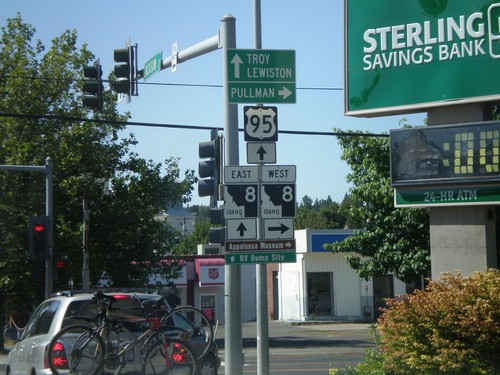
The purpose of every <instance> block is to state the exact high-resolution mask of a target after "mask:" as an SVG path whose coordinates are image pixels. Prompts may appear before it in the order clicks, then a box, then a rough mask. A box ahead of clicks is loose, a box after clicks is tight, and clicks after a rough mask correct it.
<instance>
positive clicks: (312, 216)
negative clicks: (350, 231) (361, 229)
mask: <svg viewBox="0 0 500 375" xmlns="http://www.w3.org/2000/svg"><path fill="white" fill-rule="evenodd" d="M345 226H346V217H345V215H344V214H342V213H341V206H340V205H339V204H338V203H337V202H334V201H333V200H332V199H331V198H330V197H328V198H327V199H323V200H318V199H316V200H315V201H314V202H313V200H312V199H311V198H310V197H308V196H307V195H305V196H304V197H303V198H302V203H301V204H300V205H299V207H298V209H297V215H296V217H295V227H296V229H305V228H314V229H342V228H344V227H345Z"/></svg>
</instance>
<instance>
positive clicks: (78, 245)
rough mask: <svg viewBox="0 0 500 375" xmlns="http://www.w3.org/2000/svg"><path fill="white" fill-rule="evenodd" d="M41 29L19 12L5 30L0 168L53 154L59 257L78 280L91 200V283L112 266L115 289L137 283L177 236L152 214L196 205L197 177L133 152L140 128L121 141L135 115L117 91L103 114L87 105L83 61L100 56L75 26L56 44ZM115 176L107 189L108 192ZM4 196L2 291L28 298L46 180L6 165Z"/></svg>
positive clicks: (171, 162)
mask: <svg viewBox="0 0 500 375" xmlns="http://www.w3.org/2000/svg"><path fill="white" fill-rule="evenodd" d="M34 35H35V28H34V27H32V26H30V25H28V24H25V23H24V22H23V20H22V18H21V15H20V14H18V15H17V17H16V18H13V19H9V20H8V21H7V24H6V26H5V27H3V28H2V35H1V39H0V90H1V93H0V113H1V114H3V115H2V117H0V119H1V120H0V164H7V165H43V164H44V163H45V158H46V157H48V156H50V157H51V158H52V159H53V162H54V217H53V219H54V227H53V233H54V238H53V251H54V257H58V256H66V257H67V258H68V259H69V261H70V270H69V274H70V276H71V277H72V278H73V279H74V282H75V286H78V285H79V284H80V280H81V270H82V201H83V199H84V198H85V200H86V201H87V202H88V205H89V210H90V225H89V244H88V249H89V253H90V265H91V272H92V275H91V280H92V281H94V282H96V281H97V280H98V279H99V275H100V273H101V271H107V272H108V273H110V274H111V277H112V279H113V281H114V283H115V285H117V286H121V285H128V286H130V282H131V280H142V279H143V278H144V277H143V275H144V271H145V270H144V267H142V266H138V265H141V264H142V265H145V264H148V263H147V262H150V263H149V264H152V263H151V262H156V261H157V260H158V259H159V258H161V257H163V255H164V254H165V253H166V252H168V251H169V250H170V249H171V247H172V243H173V239H171V238H169V236H171V232H169V231H168V228H167V227H166V224H165V223H163V222H160V221H158V220H156V219H155V216H156V215H157V213H159V212H160V211H161V210H162V209H163V208H164V207H165V203H166V202H174V201H177V200H179V199H183V200H184V201H189V199H190V197H191V191H192V185H193V183H194V182H195V180H196V177H195V176H194V172H193V171H186V172H185V173H184V176H183V177H181V173H180V170H179V167H178V160H177V159H167V160H166V161H165V163H164V164H163V165H162V164H160V163H154V162H152V161H146V160H144V159H141V158H140V157H139V156H138V155H137V154H135V153H134V152H133V151H132V147H133V146H134V145H135V144H136V143H137V141H136V140H135V138H134V136H133V134H130V135H129V136H126V137H122V138H121V137H120V134H121V132H122V131H123V130H125V125H123V124H120V123H119V122H117V121H126V120H127V119H128V118H129V117H130V115H129V114H126V115H120V114H119V113H118V111H117V108H116V98H112V95H113V94H112V93H111V92H105V93H104V105H103V107H104V108H103V110H102V111H101V113H100V114H93V113H91V112H89V111H88V110H87V109H85V108H83V105H82V95H83V94H82V85H83V67H84V66H85V65H89V64H91V62H92V61H93V60H94V56H93V55H92V53H91V52H90V51H89V50H88V49H87V46H86V44H83V45H82V46H81V47H78V43H77V33H76V31H75V30H73V31H69V30H67V31H65V32H63V33H62V34H61V35H60V36H59V37H56V38H54V39H53V40H52V44H51V46H50V47H46V46H45V45H44V44H43V43H42V42H41V41H38V40H37V41H34ZM112 99H114V100H112ZM5 114H16V115H18V116H19V117H17V118H14V117H12V116H6V115H5ZM24 115H29V116H24ZM23 116H24V117H23ZM75 119H81V120H75ZM103 120H104V121H103ZM106 120H109V121H110V122H106ZM108 181H109V185H110V189H109V190H108V191H106V192H104V191H103V187H104V185H105V183H107V182H108ZM0 197H1V198H0V223H1V225H0V250H1V253H2V254H1V257H0V291H1V292H4V293H7V292H11V291H16V293H18V294H20V295H26V296H31V295H32V289H33V283H32V281H31V278H30V274H31V271H32V270H31V264H30V262H29V261H28V257H27V247H28V244H27V240H28V239H27V237H28V236H27V223H28V218H29V216H32V215H40V214H43V213H44V212H45V207H44V201H45V198H44V197H45V181H44V176H43V175H42V174H39V175H38V174H34V173H31V172H12V171H0ZM138 282H139V281H138ZM59 287H66V286H65V285H59ZM40 298H41V295H38V296H37V299H40ZM26 301H30V299H29V298H26ZM35 302H36V300H35V301H33V300H31V303H35ZM28 303H30V302H28Z"/></svg>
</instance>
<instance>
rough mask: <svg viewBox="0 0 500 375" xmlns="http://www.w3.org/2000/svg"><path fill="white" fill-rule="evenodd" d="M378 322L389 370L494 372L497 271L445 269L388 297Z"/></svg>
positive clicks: (499, 368)
mask: <svg viewBox="0 0 500 375" xmlns="http://www.w3.org/2000/svg"><path fill="white" fill-rule="evenodd" d="M378 323H379V327H378V328H379V333H380V338H381V349H382V351H383V356H384V368H385V369H386V370H387V371H388V372H389V373H395V374H402V375H403V374H499V373H500V354H499V353H500V272H499V271H498V270H487V271H485V272H477V273H475V274H474V275H472V276H470V277H461V275H460V274H459V273H457V274H455V275H451V274H446V275H444V277H443V278H442V279H441V280H439V281H431V282H430V283H429V285H428V287H427V288H426V290H425V291H416V292H415V293H413V294H411V295H409V296H406V297H404V298H403V299H399V300H397V299H392V300H390V301H389V304H388V308H387V309H385V310H384V313H383V315H382V316H381V318H380V319H379V322H378Z"/></svg>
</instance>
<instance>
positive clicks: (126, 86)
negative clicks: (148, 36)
mask: <svg viewBox="0 0 500 375" xmlns="http://www.w3.org/2000/svg"><path fill="white" fill-rule="evenodd" d="M135 49H137V46H128V47H125V48H119V49H115V51H114V54H113V56H114V60H115V62H116V63H119V64H116V65H115V69H114V73H115V77H116V81H115V83H114V85H113V88H114V90H115V92H117V93H119V94H126V95H129V96H135V95H137V94H138V92H137V91H138V90H137V79H136V61H135V57H136V54H135Z"/></svg>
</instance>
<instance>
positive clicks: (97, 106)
mask: <svg viewBox="0 0 500 375" xmlns="http://www.w3.org/2000/svg"><path fill="white" fill-rule="evenodd" d="M83 76H84V81H83V106H84V107H86V108H90V109H93V110H95V111H97V112H99V111H100V110H101V109H102V91H103V86H102V68H101V64H100V63H99V59H97V60H96V61H95V62H94V65H89V66H85V67H84V68H83Z"/></svg>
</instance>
